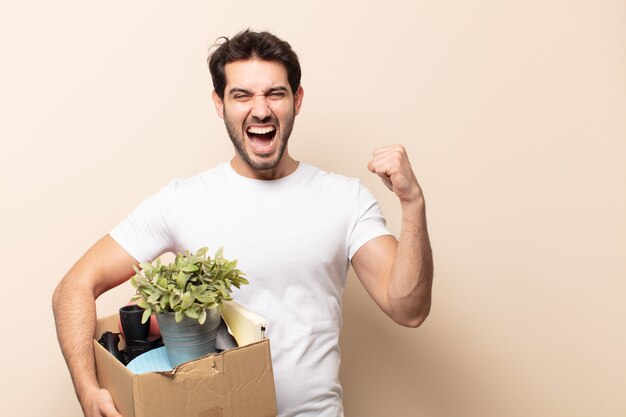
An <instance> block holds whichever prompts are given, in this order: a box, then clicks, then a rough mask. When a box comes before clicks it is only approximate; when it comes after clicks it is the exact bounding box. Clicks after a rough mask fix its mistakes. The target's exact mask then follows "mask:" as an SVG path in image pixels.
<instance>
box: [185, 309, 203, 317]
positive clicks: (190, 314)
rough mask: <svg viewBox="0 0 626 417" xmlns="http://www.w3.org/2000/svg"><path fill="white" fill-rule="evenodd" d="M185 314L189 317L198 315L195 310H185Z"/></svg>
mask: <svg viewBox="0 0 626 417" xmlns="http://www.w3.org/2000/svg"><path fill="white" fill-rule="evenodd" d="M185 315H187V317H191V318H192V319H197V318H198V317H200V315H199V314H198V313H197V312H196V311H195V310H185Z"/></svg>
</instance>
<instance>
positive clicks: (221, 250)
mask: <svg viewBox="0 0 626 417" xmlns="http://www.w3.org/2000/svg"><path fill="white" fill-rule="evenodd" d="M223 257H224V246H221V247H220V248H219V249H218V250H217V252H215V258H217V259H220V258H223Z"/></svg>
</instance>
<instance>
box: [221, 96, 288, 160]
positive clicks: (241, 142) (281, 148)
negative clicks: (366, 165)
mask: <svg viewBox="0 0 626 417" xmlns="http://www.w3.org/2000/svg"><path fill="white" fill-rule="evenodd" d="M295 118H296V116H295V108H294V109H293V111H292V113H291V114H290V115H289V116H288V117H287V119H286V120H285V125H284V126H283V125H282V124H279V122H278V120H277V119H276V118H274V117H273V116H272V117H271V120H270V122H271V123H272V124H274V126H276V128H277V129H276V133H275V136H274V138H273V139H272V140H275V141H278V143H277V144H276V150H275V151H274V152H273V153H272V154H270V155H254V154H251V153H250V152H248V149H246V145H245V142H246V140H248V139H247V137H246V133H245V129H243V128H242V127H241V126H236V125H235V123H234V122H233V121H232V120H230V119H229V118H228V116H227V113H226V108H224V125H225V126H226V132H227V133H228V137H230V140H231V142H232V143H233V145H234V146H235V149H236V151H237V153H238V154H239V156H241V158H242V159H243V160H244V161H245V162H246V164H248V165H249V166H250V167H252V168H254V169H256V170H260V171H264V170H268V169H273V168H275V167H276V165H278V163H279V162H280V161H281V159H282V157H283V154H284V153H285V149H286V148H287V143H288V142H289V137H290V136H291V132H292V130H293V124H294V121H295ZM255 122H260V121H259V120H255ZM278 128H280V129H278ZM279 131H280V136H279V133H278V132H279Z"/></svg>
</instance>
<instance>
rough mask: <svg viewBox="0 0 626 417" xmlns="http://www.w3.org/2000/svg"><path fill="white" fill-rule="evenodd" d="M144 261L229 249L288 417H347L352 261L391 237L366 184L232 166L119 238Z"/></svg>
mask: <svg viewBox="0 0 626 417" xmlns="http://www.w3.org/2000/svg"><path fill="white" fill-rule="evenodd" d="M110 234H111V236H112V237H113V239H114V240H115V241H116V242H118V243H119V244H120V245H121V246H122V247H123V248H124V249H125V250H126V251H127V252H128V253H129V254H130V255H132V256H133V257H134V258H135V259H136V260H138V261H140V262H150V261H152V260H154V259H155V258H156V257H158V256H159V255H161V254H163V253H165V252H174V253H178V252H183V251H185V250H189V251H191V252H195V251H196V250H197V249H199V248H201V247H204V246H208V247H209V254H212V253H214V252H215V251H216V250H217V249H218V248H219V247H220V246H223V247H224V256H225V257H226V258H228V259H237V260H238V265H237V267H238V268H239V269H240V270H241V271H243V272H244V273H245V274H246V277H247V278H248V280H249V281H250V285H245V286H243V287H242V288H241V289H235V290H234V292H233V298H234V299H235V300H236V301H237V302H239V303H240V304H242V305H244V306H246V307H247V308H249V309H250V310H252V311H254V312H256V313H258V314H260V315H261V316H263V317H265V318H266V320H267V326H266V335H267V336H268V337H269V339H270V340H271V350H272V365H273V368H274V378H275V383H276V397H277V398H276V400H277V404H278V411H279V415H280V417H292V416H299V417H304V416H310V417H326V416H328V417H341V416H343V406H342V402H341V396H342V392H341V385H340V384H339V380H338V372H339V356H340V355H339V330H340V328H341V322H342V320H341V297H342V293H343V287H344V285H345V280H346V274H347V271H348V268H349V264H350V259H351V258H352V256H353V255H354V254H355V253H356V251H357V250H358V249H359V248H360V247H361V246H362V245H363V244H364V243H366V242H367V241H369V240H371V239H373V238H375V237H378V236H382V235H388V234H390V233H389V232H388V231H387V229H386V227H385V220H384V219H383V217H382V214H381V211H380V209H379V206H378V203H377V202H376V200H375V198H374V197H373V196H372V194H371V193H370V192H369V191H368V190H367V189H366V188H365V187H364V186H363V185H362V184H361V183H360V181H359V180H358V179H355V178H348V177H344V176H341V175H337V174H332V173H328V172H324V171H321V170H319V169H317V168H314V167H312V166H310V165H307V164H304V163H300V164H299V165H298V168H297V169H296V170H295V171H294V172H293V173H292V174H290V175H288V176H287V177H284V178H281V179H278V180H272V181H262V180H254V179H250V178H246V177H242V176H240V175H239V174H237V173H236V172H235V171H234V170H233V169H232V168H231V166H230V164H229V163H222V164H220V165H218V166H216V167H214V168H212V169H210V170H208V171H205V172H203V173H201V174H199V175H197V176H195V177H193V178H190V179H186V180H174V181H172V182H170V183H169V184H168V185H167V186H166V187H164V188H163V189H161V190H160V191H159V192H158V193H156V194H154V195H153V196H151V197H149V198H148V199H147V200H145V201H144V202H143V203H141V204H140V205H139V206H138V207H137V208H136V209H135V210H134V211H133V212H132V213H131V214H130V215H129V216H128V217H127V218H126V219H125V220H124V221H122V222H121V223H120V224H119V225H118V226H117V227H116V228H115V229H113V230H112V231H111V233H110Z"/></svg>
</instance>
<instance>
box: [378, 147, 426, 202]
mask: <svg viewBox="0 0 626 417" xmlns="http://www.w3.org/2000/svg"><path fill="white" fill-rule="evenodd" d="M367 169H369V170H370V171H371V172H373V173H374V174H377V175H378V176H379V177H380V178H381V179H382V181H383V183H384V184H385V185H386V186H387V188H389V189H390V190H391V191H393V192H394V193H395V194H396V195H397V196H398V198H399V199H400V202H401V203H412V202H417V201H419V200H420V199H423V195H422V189H421V188H420V186H419V184H418V182H417V178H415V174H414V173H413V169H412V168H411V163H410V162H409V157H408V156H407V154H406V150H405V149H404V146H402V145H399V144H398V145H391V146H385V147H382V148H378V149H375V150H374V152H373V157H372V160H371V161H370V162H369V163H368V164H367Z"/></svg>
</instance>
